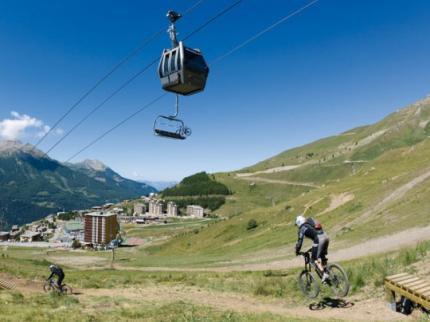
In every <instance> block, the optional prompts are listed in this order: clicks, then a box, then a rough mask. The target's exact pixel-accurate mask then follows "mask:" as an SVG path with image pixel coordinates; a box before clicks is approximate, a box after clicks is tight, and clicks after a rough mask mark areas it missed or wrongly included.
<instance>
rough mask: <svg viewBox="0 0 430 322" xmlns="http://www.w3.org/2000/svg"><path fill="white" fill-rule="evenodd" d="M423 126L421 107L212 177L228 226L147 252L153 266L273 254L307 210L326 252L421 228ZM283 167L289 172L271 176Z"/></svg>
mask: <svg viewBox="0 0 430 322" xmlns="http://www.w3.org/2000/svg"><path fill="white" fill-rule="evenodd" d="M429 120H430V99H426V100H423V101H420V102H418V103H416V104H414V105H412V106H409V107H407V108H405V109H402V110H400V111H398V112H396V113H393V114H391V115H389V116H388V117H386V118H385V119H383V120H382V121H380V122H378V123H376V124H374V125H369V126H365V127H360V128H356V129H353V130H351V131H348V132H345V133H342V134H340V135H337V136H334V137H329V138H325V139H323V140H320V141H317V142H314V143H311V144H308V145H306V146H303V147H299V148H295V149H292V150H289V151H286V152H283V153H281V154H279V155H277V156H275V157H273V158H271V159H268V160H265V161H263V162H261V163H259V164H257V165H255V166H252V167H248V168H246V169H244V170H241V171H237V172H232V173H218V174H215V179H216V180H217V181H219V182H221V183H223V184H225V185H226V186H227V187H228V189H229V191H231V193H232V195H231V196H229V197H228V198H227V200H226V204H225V205H224V206H223V207H221V209H219V210H217V213H219V214H222V215H223V216H225V217H227V218H229V219H228V220H225V221H222V222H218V223H216V224H214V225H211V226H210V227H208V228H205V229H202V230H201V231H199V233H198V234H194V235H187V236H179V237H177V238H175V239H174V240H171V241H169V242H167V243H166V244H163V245H162V246H157V247H154V248H149V249H148V251H149V252H150V253H151V254H152V255H153V256H159V257H160V260H161V259H162V258H163V256H166V258H167V256H168V255H170V254H173V253H175V254H183V256H184V258H188V257H190V258H191V257H192V256H195V255H196V254H201V255H202V256H207V255H208V254H210V255H211V256H212V257H218V258H219V259H220V260H231V259H233V258H235V257H237V256H244V257H245V256H246V254H251V253H253V252H256V251H267V249H273V250H276V249H279V248H280V247H281V248H282V247H284V246H285V245H288V244H292V243H293V242H294V240H295V239H296V229H295V227H294V226H293V221H294V218H295V216H296V215H297V214H298V213H300V212H303V211H304V209H305V207H306V206H311V208H310V209H309V212H308V214H309V215H312V216H315V217H317V218H319V219H320V221H321V222H323V224H324V227H325V229H326V230H327V231H328V232H329V234H330V236H331V237H332V240H333V243H332V244H333V247H336V246H335V245H336V244H338V245H341V244H342V243H343V242H352V243H359V242H360V241H362V240H366V239H368V238H369V236H371V237H372V238H374V237H377V236H381V235H385V234H389V233H393V232H396V231H400V230H403V229H406V228H411V227H415V226H421V225H427V224H428V212H429V210H430V201H429V200H430V198H429V197H430V185H429V180H428V175H427V174H428V173H429V172H428V171H430V140H428V137H429V135H430V133H429V129H430V125H429V124H430V123H429ZM287 165H289V166H296V167H294V168H288V169H287V170H282V169H277V170H276V171H275V170H273V171H272V170H271V169H273V168H277V167H285V166H287ZM242 174H245V175H242ZM250 219H255V220H256V221H257V223H258V227H256V228H255V229H253V230H247V229H246V225H247V222H248V221H249V220H250ZM288 253H290V251H289V250H288V249H287V250H286V251H285V253H284V254H285V256H287V254H288ZM194 258H196V257H194ZM184 262H185V259H184ZM194 262H195V260H194Z"/></svg>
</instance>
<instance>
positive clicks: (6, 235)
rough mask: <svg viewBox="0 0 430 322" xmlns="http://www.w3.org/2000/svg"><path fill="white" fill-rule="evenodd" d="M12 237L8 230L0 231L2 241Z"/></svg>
mask: <svg viewBox="0 0 430 322" xmlns="http://www.w3.org/2000/svg"><path fill="white" fill-rule="evenodd" d="M9 237H10V234H9V232H8V231H0V241H7V240H8V239H9Z"/></svg>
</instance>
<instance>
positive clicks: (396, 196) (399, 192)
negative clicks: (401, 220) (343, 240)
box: [333, 169, 430, 233]
mask: <svg viewBox="0 0 430 322" xmlns="http://www.w3.org/2000/svg"><path fill="white" fill-rule="evenodd" d="M429 178H430V169H426V171H425V172H423V173H422V174H420V175H419V176H417V177H415V178H414V179H412V180H410V181H409V182H407V183H405V184H403V185H402V186H400V187H398V188H397V189H394V190H393V191H392V192H390V193H389V194H387V195H386V196H385V198H384V199H382V200H381V201H380V202H378V203H377V204H376V205H374V206H372V207H371V208H370V209H368V210H366V211H365V212H363V213H362V214H361V215H359V216H358V217H357V218H355V219H354V220H352V221H350V222H349V223H348V226H352V225H354V224H358V223H362V222H363V221H366V219H369V218H370V217H371V216H372V215H374V214H376V213H378V212H379V211H381V210H383V209H385V208H386V207H387V206H389V205H390V204H392V203H393V202H395V201H397V200H400V199H401V198H403V197H404V196H405V195H406V193H408V192H409V191H410V190H412V189H413V188H415V187H416V186H418V185H420V184H421V183H423V182H425V181H426V180H428V179H429ZM342 228H343V227H340V226H339V227H336V228H335V229H334V230H333V232H334V233H337V232H339V231H340V230H341V229H342Z"/></svg>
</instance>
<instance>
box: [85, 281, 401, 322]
mask: <svg viewBox="0 0 430 322" xmlns="http://www.w3.org/2000/svg"><path fill="white" fill-rule="evenodd" d="M87 296H107V297H117V296H120V297H123V298H127V299H134V300H138V301H148V302H156V303H157V304H159V303H163V302H166V303H170V302H175V301H185V302H191V303H195V304H199V305H204V306H211V307H214V308H216V309H220V310H226V311H235V312H240V313H267V312H269V313H272V314H276V315H281V316H286V317H301V318H303V317H308V318H310V319H312V318H315V319H316V318H319V319H321V318H324V319H340V320H348V321H368V320H375V315H377V319H378V320H379V321H393V320H402V316H399V315H398V314H396V313H394V312H391V311H390V310H389V309H388V308H387V307H386V305H385V303H384V302H383V301H382V300H376V301H375V300H366V301H357V302H355V303H352V302H347V305H346V307H344V308H330V307H327V308H325V309H323V310H311V309H310V308H309V307H307V306H297V305H294V306H293V305H292V304H286V303H285V301H281V300H277V301H273V300H270V301H269V300H267V299H261V298H255V297H251V296H248V295H241V294H236V293H229V292H217V291H209V290H205V289H201V288H197V287H188V286H187V287H185V286H173V287H169V286H153V287H145V288H142V289H136V288H127V289H86V290H84V291H82V297H84V298H85V297H87ZM316 306H317V303H314V305H313V306H312V307H316ZM403 320H408V319H403Z"/></svg>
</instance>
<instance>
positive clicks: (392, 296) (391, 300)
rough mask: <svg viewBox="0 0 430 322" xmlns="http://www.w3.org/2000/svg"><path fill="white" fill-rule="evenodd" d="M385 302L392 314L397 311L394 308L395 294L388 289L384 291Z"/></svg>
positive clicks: (395, 307)
mask: <svg viewBox="0 0 430 322" xmlns="http://www.w3.org/2000/svg"><path fill="white" fill-rule="evenodd" d="M385 300H386V301H387V304H388V308H389V309H390V310H392V311H394V312H396V311H397V306H396V293H395V292H394V291H392V290H390V289H388V288H386V289H385Z"/></svg>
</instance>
